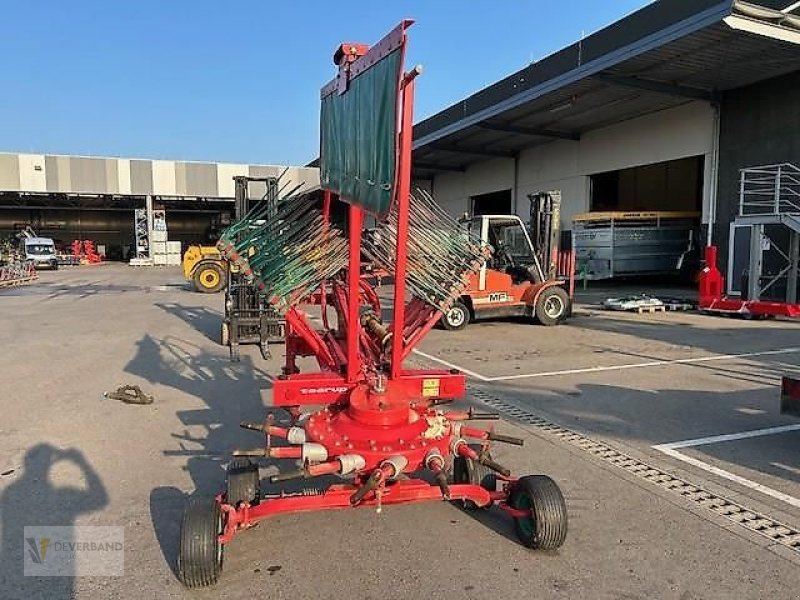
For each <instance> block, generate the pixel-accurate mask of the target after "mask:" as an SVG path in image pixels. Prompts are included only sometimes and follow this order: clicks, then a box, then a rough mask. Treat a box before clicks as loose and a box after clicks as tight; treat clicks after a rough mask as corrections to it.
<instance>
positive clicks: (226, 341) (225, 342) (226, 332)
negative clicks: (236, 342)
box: [219, 321, 231, 346]
mask: <svg viewBox="0 0 800 600" xmlns="http://www.w3.org/2000/svg"><path fill="white" fill-rule="evenodd" d="M219 343H220V344H221V345H222V346H230V343H231V326H230V324H229V323H226V322H225V321H223V322H222V327H221V328H220V332H219Z"/></svg>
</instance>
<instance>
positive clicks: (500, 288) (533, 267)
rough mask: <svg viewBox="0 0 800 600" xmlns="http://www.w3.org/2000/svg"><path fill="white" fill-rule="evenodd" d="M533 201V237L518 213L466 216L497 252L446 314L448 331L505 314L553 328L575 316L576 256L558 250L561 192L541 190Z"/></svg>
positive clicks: (467, 222)
mask: <svg viewBox="0 0 800 600" xmlns="http://www.w3.org/2000/svg"><path fill="white" fill-rule="evenodd" d="M529 199H530V201H531V221H530V235H529V233H528V229H527V228H526V227H525V224H524V223H523V221H522V219H520V218H519V217H518V216H517V215H480V216H474V217H471V218H464V219H462V222H463V223H465V225H466V226H467V228H468V229H469V231H470V232H471V233H473V234H474V235H475V236H477V237H479V238H480V240H481V243H483V244H488V245H490V246H491V247H492V248H494V254H493V256H492V258H491V259H490V260H489V261H488V263H486V264H484V265H483V267H482V268H481V270H480V271H479V272H478V273H477V274H476V275H473V276H471V277H470V280H469V284H468V285H467V288H466V289H465V291H464V293H463V294H462V296H461V298H460V299H459V300H457V301H456V302H455V303H454V304H453V306H452V308H451V309H450V310H449V311H448V312H447V313H445V314H444V316H443V317H442V320H441V323H442V327H443V328H444V329H447V330H449V331H458V330H461V329H464V328H465V327H466V326H467V325H468V324H469V323H470V322H471V321H477V320H481V319H496V318H505V317H526V318H529V319H535V320H536V321H537V322H538V323H540V324H542V325H546V326H553V325H558V324H560V323H563V322H564V321H565V320H566V319H567V318H568V317H569V315H570V314H571V312H572V296H573V295H574V292H575V279H574V272H575V255H574V253H573V252H561V251H560V250H559V236H560V230H559V227H558V222H559V220H560V204H561V195H560V193H559V192H542V193H538V194H532V195H530V196H529ZM532 238H533V239H532ZM542 264H545V265H547V268H546V269H543V268H542Z"/></svg>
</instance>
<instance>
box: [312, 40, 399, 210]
mask: <svg viewBox="0 0 800 600" xmlns="http://www.w3.org/2000/svg"><path fill="white" fill-rule="evenodd" d="M400 59H401V51H400V49H397V50H395V51H394V52H392V53H391V54H389V55H388V56H386V58H384V59H382V60H381V61H380V62H378V63H376V64H375V65H374V66H372V67H371V68H369V69H368V70H366V71H364V72H363V73H362V74H361V75H359V76H358V77H356V78H355V79H353V80H352V81H350V84H349V87H348V90H347V91H346V92H345V93H344V94H342V95H339V93H338V92H336V91H334V92H333V93H332V94H330V95H329V96H326V97H325V98H323V99H322V112H321V117H320V130H321V136H322V139H321V143H320V179H321V183H322V186H323V187H324V188H327V189H329V190H331V191H333V192H336V193H338V194H339V196H340V197H341V199H342V200H344V201H345V202H350V203H352V204H355V205H357V206H360V207H361V208H363V209H365V210H367V211H369V212H371V213H373V214H377V215H384V214H385V213H386V212H387V211H388V210H389V207H390V205H391V202H392V198H393V191H394V181H395V168H396V164H395V163H396V138H397V95H398V88H399V85H400V66H401V64H400Z"/></svg>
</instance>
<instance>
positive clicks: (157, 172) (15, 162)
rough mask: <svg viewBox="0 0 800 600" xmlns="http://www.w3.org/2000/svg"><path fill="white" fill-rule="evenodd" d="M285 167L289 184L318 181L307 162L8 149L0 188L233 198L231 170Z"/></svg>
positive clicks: (271, 173)
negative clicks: (261, 162) (295, 164)
mask: <svg viewBox="0 0 800 600" xmlns="http://www.w3.org/2000/svg"><path fill="white" fill-rule="evenodd" d="M284 171H286V182H290V185H292V183H291V182H294V184H297V183H301V182H302V183H303V184H304V185H303V189H305V190H309V189H315V188H316V187H318V186H319V170H318V169H316V168H308V167H291V168H289V169H288V170H287V169H286V167H282V166H277V165H245V164H233V163H225V164H218V163H196V162H177V161H170V160H141V159H124V158H97V157H84V156H66V155H47V156H45V155H40V154H11V153H7V154H0V192H3V191H8V192H51V193H67V194H69V193H73V194H81V193H83V194H109V195H111V194H120V195H135V196H143V195H148V194H152V195H156V196H177V197H181V196H187V197H201V198H230V199H232V198H233V196H234V184H233V177H234V175H251V176H254V177H276V176H278V175H280V174H281V173H283V172H284ZM262 188H263V186H262ZM254 195H255V193H254ZM261 195H263V189H262V191H261V193H260V194H259V197H260V196H261Z"/></svg>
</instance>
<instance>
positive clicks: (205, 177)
mask: <svg viewBox="0 0 800 600" xmlns="http://www.w3.org/2000/svg"><path fill="white" fill-rule="evenodd" d="M186 193H187V194H188V195H189V196H201V197H210V198H214V197H217V196H219V191H218V190H217V165H215V164H213V163H186Z"/></svg>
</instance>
